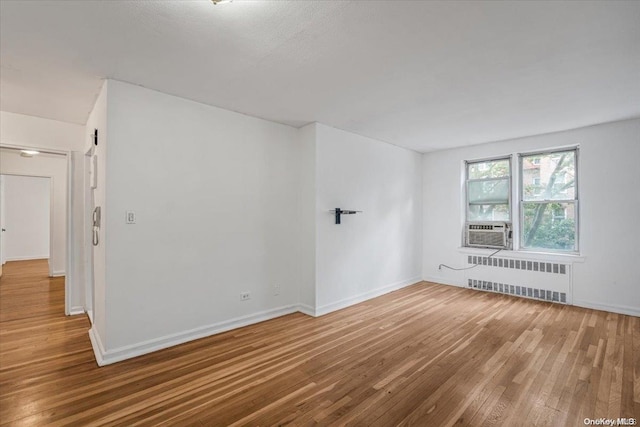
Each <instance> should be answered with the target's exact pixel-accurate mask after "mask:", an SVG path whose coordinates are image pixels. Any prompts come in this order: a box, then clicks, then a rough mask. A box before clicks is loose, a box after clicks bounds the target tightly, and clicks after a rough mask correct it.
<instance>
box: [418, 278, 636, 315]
mask: <svg viewBox="0 0 640 427" xmlns="http://www.w3.org/2000/svg"><path fill="white" fill-rule="evenodd" d="M423 279H424V280H426V281H427V282H433V283H438V284H441V285H450V286H458V287H461V288H466V286H465V285H464V284H458V283H454V282H452V281H448V280H443V279H442V278H440V277H432V276H431V277H424V278H423ZM447 282H448V283H447ZM567 305H575V306H577V307H582V308H591V309H594V310H602V311H608V312H610V313H618V314H626V315H629V316H636V317H640V308H638V307H629V306H624V305H610V304H602V303H599V302H593V301H585V300H574V301H573V303H572V304H567Z"/></svg>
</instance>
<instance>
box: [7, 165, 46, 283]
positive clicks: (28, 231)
mask: <svg viewBox="0 0 640 427" xmlns="http://www.w3.org/2000/svg"><path fill="white" fill-rule="evenodd" d="M0 180H1V182H2V184H1V185H0V203H1V204H2V208H1V209H0V210H1V220H0V222H1V223H2V230H4V231H3V232H2V237H0V238H1V239H2V240H1V241H0V258H1V260H2V264H3V265H4V264H5V263H6V262H7V261H9V262H11V261H27V260H47V262H48V265H49V272H50V274H49V276H52V274H51V272H52V271H54V270H55V267H54V264H53V260H52V259H51V256H50V254H51V243H52V238H51V235H52V232H53V230H52V229H51V224H52V222H53V221H52V218H51V215H52V212H51V211H52V206H53V198H52V189H51V185H52V182H51V178H50V177H39V176H28V175H6V174H2V175H0Z"/></svg>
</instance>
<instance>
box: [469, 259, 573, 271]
mask: <svg viewBox="0 0 640 427" xmlns="http://www.w3.org/2000/svg"><path fill="white" fill-rule="evenodd" d="M467 263H468V264H474V265H486V266H488V267H498V268H511V269H515V270H527V271H538V272H541V273H551V274H567V264H558V263H552V262H544V261H529V260H525V259H512V258H494V257H486V256H476V255H468V257H467Z"/></svg>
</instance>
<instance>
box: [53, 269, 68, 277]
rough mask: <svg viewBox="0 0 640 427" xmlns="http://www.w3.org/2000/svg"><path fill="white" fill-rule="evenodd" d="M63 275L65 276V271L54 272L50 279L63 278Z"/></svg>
mask: <svg viewBox="0 0 640 427" xmlns="http://www.w3.org/2000/svg"><path fill="white" fill-rule="evenodd" d="M64 275H65V271H64V270H60V271H54V272H53V275H52V276H51V277H63V276H64Z"/></svg>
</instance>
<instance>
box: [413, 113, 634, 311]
mask: <svg viewBox="0 0 640 427" xmlns="http://www.w3.org/2000/svg"><path fill="white" fill-rule="evenodd" d="M572 144H579V146H580V153H579V164H578V166H579V169H578V174H579V175H578V179H579V181H578V185H579V197H580V217H579V220H580V253H581V255H582V256H583V257H584V260H583V261H584V262H572V260H571V258H567V259H566V262H568V263H571V264H572V282H573V283H572V285H573V295H572V300H573V303H574V304H575V305H579V306H584V307H592V308H599V309H604V310H609V311H614V312H621V313H629V314H634V315H636V316H638V315H640V287H638V284H639V283H640V273H639V272H638V269H637V268H635V264H636V262H637V253H638V249H637V245H638V243H637V240H638V233H637V232H636V231H635V228H634V224H635V222H636V219H637V217H638V212H640V191H638V183H639V182H640V168H638V159H639V158H640V119H635V120H627V121H621V122H615V123H607V124H602V125H597V126H590V127H586V128H581V129H576V130H571V131H566V132H558V133H552V134H546V135H538V136H532V137H527V138H520V139H515V140H509V141H502V142H496V143H490V144H482V145H477V146H472V147H467V148H460V149H455V150H446V151H440V152H435V153H428V154H425V155H424V160H423V180H424V181H423V189H424V191H423V203H424V215H423V218H424V226H423V227H424V241H423V253H424V255H423V278H424V279H425V280H432V281H436V282H440V283H448V284H455V285H459V286H464V285H465V277H466V273H465V272H454V271H450V270H446V269H443V270H441V271H439V270H438V265H439V264H440V263H445V264H450V265H453V266H460V267H462V266H466V265H467V264H466V259H467V255H466V254H464V253H461V251H460V250H459V247H460V245H461V229H462V224H463V222H464V218H463V212H464V208H463V206H464V195H463V193H462V188H463V184H462V180H463V164H464V160H468V159H478V158H486V157H492V156H500V155H505V154H511V153H518V152H527V151H535V150H540V149H545V148H553V147H562V146H567V145H572ZM516 212H517V211H516ZM542 258H543V259H544V257H542ZM549 259H558V258H549ZM580 261H582V260H580ZM487 274H488V273H487Z"/></svg>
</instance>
